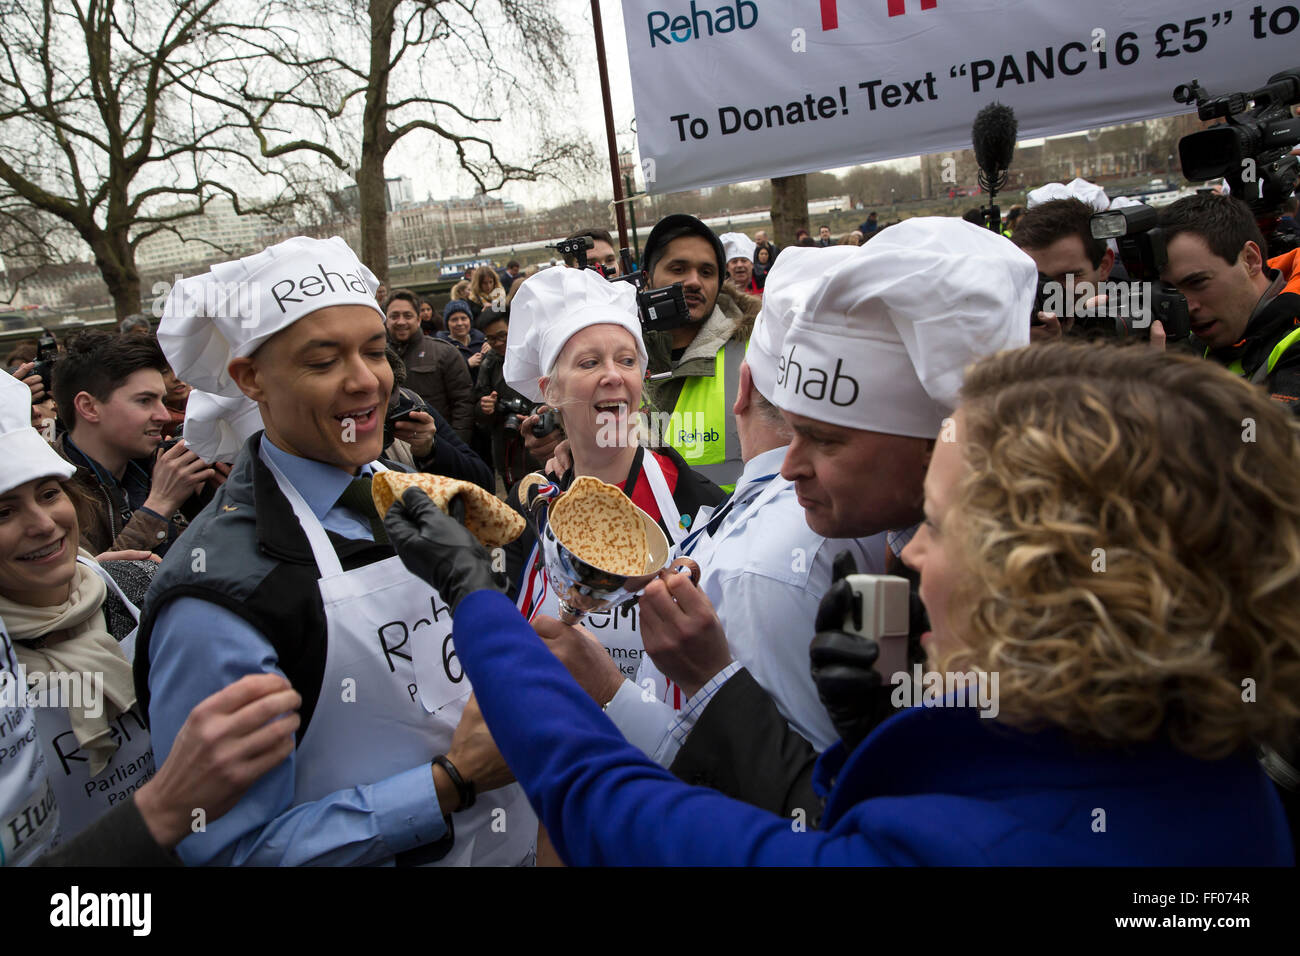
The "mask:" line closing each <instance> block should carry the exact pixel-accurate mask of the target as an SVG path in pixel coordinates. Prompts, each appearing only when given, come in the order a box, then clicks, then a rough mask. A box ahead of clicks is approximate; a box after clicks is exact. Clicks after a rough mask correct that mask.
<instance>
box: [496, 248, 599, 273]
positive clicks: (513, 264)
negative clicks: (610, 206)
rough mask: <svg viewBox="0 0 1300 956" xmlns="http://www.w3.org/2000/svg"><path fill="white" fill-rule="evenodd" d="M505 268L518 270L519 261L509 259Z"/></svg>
mask: <svg viewBox="0 0 1300 956" xmlns="http://www.w3.org/2000/svg"><path fill="white" fill-rule="evenodd" d="M610 245H611V246H612V245H613V243H612V242H611V243H610ZM506 268H507V269H518V268H519V260H518V259H511V260H510V261H509V262H507V263H506Z"/></svg>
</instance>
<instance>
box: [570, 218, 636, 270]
mask: <svg viewBox="0 0 1300 956" xmlns="http://www.w3.org/2000/svg"><path fill="white" fill-rule="evenodd" d="M584 236H585V237H587V238H589V239H590V240H591V242H592V246H591V248H590V249H588V250H587V265H588V266H589V267H590V266H600V269H601V271H602V272H603V273H604V274H605V278H606V279H612V278H614V277H615V276H621V275H622V274H623V267H622V265H621V264H620V263H619V261H618V248H617V247H616V246H615V245H614V237H613V236H611V235H610V234H609V230H608V229H599V228H596V229H580V230H579V231H577V232H575V233H574V234H573V235H571V236H568V237H566V238H568V239H581V238H583V237H584ZM564 264H565V265H566V266H567V267H568V268H570V269H576V268H578V257H577V256H576V255H573V254H571V253H568V254H566V255H565V256H564Z"/></svg>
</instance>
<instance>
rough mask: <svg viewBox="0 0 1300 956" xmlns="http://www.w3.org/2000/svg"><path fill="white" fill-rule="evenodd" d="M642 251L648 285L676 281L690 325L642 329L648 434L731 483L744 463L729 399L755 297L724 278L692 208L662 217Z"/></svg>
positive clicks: (719, 258) (713, 240) (715, 246)
mask: <svg viewBox="0 0 1300 956" xmlns="http://www.w3.org/2000/svg"><path fill="white" fill-rule="evenodd" d="M643 258H644V261H645V271H646V273H647V274H648V276H649V287H650V288H660V287H662V286H667V285H672V284H673V283H674V282H680V283H682V286H683V289H684V291H685V294H686V304H687V306H688V307H689V309H690V313H691V321H690V324H688V325H684V326H682V327H680V328H676V329H673V330H671V331H666V332H664V331H660V332H647V333H646V335H645V345H646V351H647V352H648V353H649V357H650V365H649V369H648V375H649V377H650V378H649V381H648V382H647V385H646V390H645V395H646V401H647V403H648V405H649V406H650V407H649V409H648V411H649V413H650V418H649V421H650V432H651V440H652V441H655V442H658V443H662V444H667V445H671V446H672V447H673V448H675V449H676V450H677V451H678V453H679V454H680V455H681V456H682V457H683V458H684V459H685V460H686V463H687V464H689V465H690V466H691V467H692V468H693V469H694V470H695V471H697V472H700V473H702V474H703V475H704V476H705V477H707V478H709V479H710V480H712V481H713V482H714V483H716V484H718V485H721V486H723V487H724V488H726V489H728V490H730V487H731V486H732V485H734V484H735V482H736V479H737V478H738V477H739V476H740V472H741V470H742V469H743V467H744V462H743V461H742V459H741V456H740V439H739V438H738V437H737V434H736V419H735V415H734V413H733V412H732V405H734V404H735V401H736V384H737V381H738V376H739V370H740V363H741V361H742V360H743V359H744V357H745V341H746V340H747V339H748V337H749V329H750V328H751V327H752V325H753V321H754V316H755V315H757V314H758V308H759V304H760V303H759V300H758V299H757V298H755V297H752V296H747V295H744V294H743V293H741V292H740V291H739V290H737V289H736V288H734V286H732V285H731V284H730V283H729V282H726V281H725V280H724V276H725V274H726V259H725V255H724V253H723V249H722V243H721V241H720V240H719V239H718V237H717V236H716V235H715V234H714V232H713V230H712V229H710V228H709V227H708V226H706V225H705V224H704V223H702V222H701V221H700V220H698V219H696V218H695V217H694V216H687V215H681V214H676V215H672V216H666V217H664V218H663V219H661V220H660V221H659V223H658V224H657V225H656V226H655V227H654V230H653V231H652V232H651V233H650V238H649V239H648V240H647V241H646V245H645V253H644V257H643Z"/></svg>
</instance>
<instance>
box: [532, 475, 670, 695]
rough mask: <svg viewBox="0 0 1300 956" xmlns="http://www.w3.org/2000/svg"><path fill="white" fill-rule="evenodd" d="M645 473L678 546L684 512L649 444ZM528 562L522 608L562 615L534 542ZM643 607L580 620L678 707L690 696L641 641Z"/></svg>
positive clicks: (617, 659) (633, 673) (622, 664)
mask: <svg viewBox="0 0 1300 956" xmlns="http://www.w3.org/2000/svg"><path fill="white" fill-rule="evenodd" d="M641 473H642V474H643V475H644V476H645V479H646V480H647V481H648V482H649V483H650V490H651V491H653V492H654V498H655V505H656V506H657V507H658V508H659V514H660V516H661V517H662V518H663V523H664V524H665V525H666V526H667V527H668V529H669V531H670V532H671V533H672V539H673V540H672V545H673V546H674V547H675V546H677V545H680V543H681V542H682V541H683V540H684V539H685V538H686V530H685V529H684V528H682V526H681V515H680V513H678V511H677V504H676V502H674V501H673V496H672V492H670V491H669V490H668V482H667V481H666V480H665V479H664V473H663V469H662V468H660V467H659V462H658V461H657V460H656V459H655V456H654V455H652V454H651V453H650V452H649V450H647V451H646V452H645V454H643V455H642V457H641ZM527 568H528V571H527V573H526V574H525V575H524V586H523V587H522V588H521V589H520V593H519V610H520V611H521V612H522V613H523V615H524V617H526V618H528V620H530V621H531V620H532V619H533V618H534V617H536V616H537V615H538V614H546V615H549V616H550V617H555V618H558V617H559V616H560V601H559V598H557V597H556V595H555V589H554V588H552V587H551V582H550V581H549V580H548V579H547V577H546V574H545V570H544V566H543V564H542V556H541V552H540V551H539V550H538V545H537V544H534V545H533V550H532V553H531V554H530V555H529V556H528V564H527ZM639 611H640V608H638V607H637V606H636V605H633V606H631V607H629V608H626V609H624V608H620V607H612V608H610V609H609V610H608V611H599V612H597V613H595V614H588V615H587V617H586V618H584V619H583V621H582V626H583V627H585V628H586V629H587V630H589V631H591V633H592V634H594V635H595V637H596V639H597V640H599V641H600V643H601V645H602V646H603V647H604V648H605V650H606V651H607V652H608V653H609V656H610V657H611V658H613V660H614V663H615V664H617V665H618V669H619V670H620V671H622V672H623V676H624V677H626V678H627V679H628V680H630V681H633V682H634V683H635V682H637V681H638V677H637V675H638V673H640V678H639V679H640V681H642V682H653V685H654V686H653V687H651V686H648V684H647V683H642V684H641V687H642V689H643V690H644V691H649V692H652V693H654V694H655V696H656V697H657V698H658V699H659V700H661V701H663V702H664V703H667V704H669V705H671V706H672V707H673V709H674V710H680V709H681V707H682V705H683V704H685V703H686V696H685V695H684V694H683V693H682V691H681V688H680V687H678V686H677V685H676V684H674V683H672V682H671V681H669V680H668V678H666V677H664V676H663V674H662V673H660V672H659V670H658V669H657V668H655V667H654V665H653V664H651V663H650V658H649V657H648V656H647V655H646V653H645V645H644V644H643V643H642V641H641V628H640V626H639V623H638V620H637V615H638V613H639ZM643 662H644V665H645V666H644V667H643V666H642V663H643Z"/></svg>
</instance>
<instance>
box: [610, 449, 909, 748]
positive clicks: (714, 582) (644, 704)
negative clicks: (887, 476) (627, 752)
mask: <svg viewBox="0 0 1300 956" xmlns="http://www.w3.org/2000/svg"><path fill="white" fill-rule="evenodd" d="M785 453H786V449H785V448H784V447H782V448H774V449H772V450H771V451H767V452H764V453H763V454H761V455H756V456H755V457H754V458H752V459H751V460H750V461H749V462H747V463H746V464H745V469H744V472H743V473H742V474H741V476H740V480H739V481H738V482H737V483H736V493H735V502H736V503H735V505H734V506H733V507H732V508H731V511H730V512H729V513H728V514H727V515H726V517H725V518H724V519H723V521H722V524H721V525H720V526H719V528H718V529H717V531H716V532H715V533H714V534H713V535H709V534H707V533H704V534H702V535H701V536H700V538H699V539H698V541H697V542H695V543H694V544H693V546H692V548H691V551H690V556H691V557H692V558H694V559H695V560H696V561H698V562H699V564H700V569H701V577H700V587H701V589H702V590H703V591H704V593H705V594H706V595H707V596H708V598H709V600H710V601H711V602H712V603H713V606H714V609H715V610H716V611H717V614H718V618H719V619H720V620H721V621H722V627H723V630H724V631H725V632H726V635H727V643H728V645H729V646H730V648H731V654H732V657H733V658H734V659H735V660H736V661H737V662H739V663H740V664H741V665H743V666H744V667H745V668H746V669H748V670H749V672H750V673H751V674H752V675H753V677H754V679H755V680H756V681H757V682H758V683H759V685H760V686H761V687H763V689H764V690H766V691H767V692H768V693H769V694H771V695H772V698H773V701H774V702H775V703H776V706H777V709H778V710H779V711H780V712H781V714H782V715H783V716H784V717H785V718H786V720H788V721H789V722H790V726H791V727H792V728H793V729H794V730H795V731H796V732H798V733H799V734H800V735H801V736H803V737H804V738H805V739H807V740H809V741H810V742H811V743H812V744H813V746H814V747H816V748H817V750H819V751H821V750H825V749H826V748H827V747H829V746H830V745H831V744H832V743H834V742H835V741H836V740H838V739H839V737H838V735H837V734H836V732H835V728H834V726H833V725H832V724H831V720H830V717H829V716H828V715H827V713H826V710H825V708H823V707H822V704H821V701H820V699H819V698H818V696H817V687H816V685H814V684H813V681H812V676H811V674H810V673H809V666H808V644H809V642H811V640H812V637H813V621H814V619H815V618H816V615H817V605H818V604H819V603H820V602H821V599H822V596H823V595H824V594H825V593H826V590H827V588H829V587H830V582H831V563H832V562H833V561H834V559H835V555H836V554H838V553H839V552H840V551H844V550H848V551H850V552H852V554H853V556H854V559H855V560H856V562H857V565H858V571H859V572H860V573H862V574H884V573H885V571H884V567H885V550H886V542H885V535H884V534H879V535H874V536H872V537H870V538H864V539H847V540H846V539H827V538H824V537H822V536H821V535H819V534H817V533H816V532H814V531H813V530H812V529H811V528H809V527H808V523H807V521H806V519H805V518H804V512H803V508H802V507H801V506H800V505H799V502H798V499H797V498H796V497H795V490H794V484H793V483H792V482H789V481H786V480H785V479H784V478H782V477H781V476H780V474H779V472H780V469H781V462H782V460H783V459H784V457H785ZM768 475H775V477H771V478H769V479H768V480H766V481H759V479H760V478H763V477H764V476H768ZM704 520H705V519H704V518H703V517H700V518H697V519H696V524H697V525H699V524H700V523H701V522H703V521H704ZM642 666H643V667H646V666H653V665H646V664H643V665H642ZM728 676H730V675H728ZM720 684H721V682H719V686H720ZM713 689H714V690H716V689H717V688H716V687H715V688H713ZM643 696H646V695H642V694H641V693H640V691H639V688H638V687H637V685H635V684H633V683H632V682H630V681H625V682H624V685H623V687H622V688H621V689H620V691H619V693H618V695H616V696H615V698H614V699H613V700H611V701H610V703H609V705H608V706H607V708H606V713H607V714H609V716H610V719H612V720H613V721H614V723H615V724H616V725H618V727H619V729H620V730H621V731H622V732H623V734H624V735H625V736H626V737H627V739H628V740H629V741H631V742H632V743H633V744H636V745H637V746H638V747H640V748H641V749H642V750H644V751H645V752H646V753H647V754H648V755H649V756H650V757H651V758H652V759H654V760H656V761H658V762H659V763H660V764H662V765H663V766H668V765H669V764H671V763H672V761H673V758H674V757H675V756H676V754H677V750H678V749H679V748H680V746H681V741H682V740H684V739H685V734H684V733H682V732H681V731H682V728H680V727H679V728H677V729H678V732H677V733H674V732H673V731H674V721H675V720H676V716H675V715H674V713H673V712H672V710H671V709H670V708H667V707H665V706H663V705H659V707H657V708H656V707H652V706H651V704H650V702H649V701H645V700H643V699H642V698H643ZM654 703H655V704H658V703H659V702H658V701H654ZM700 709H701V708H698V707H697V708H696V711H698V710H700ZM679 723H680V721H679ZM686 729H689V728H686Z"/></svg>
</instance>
